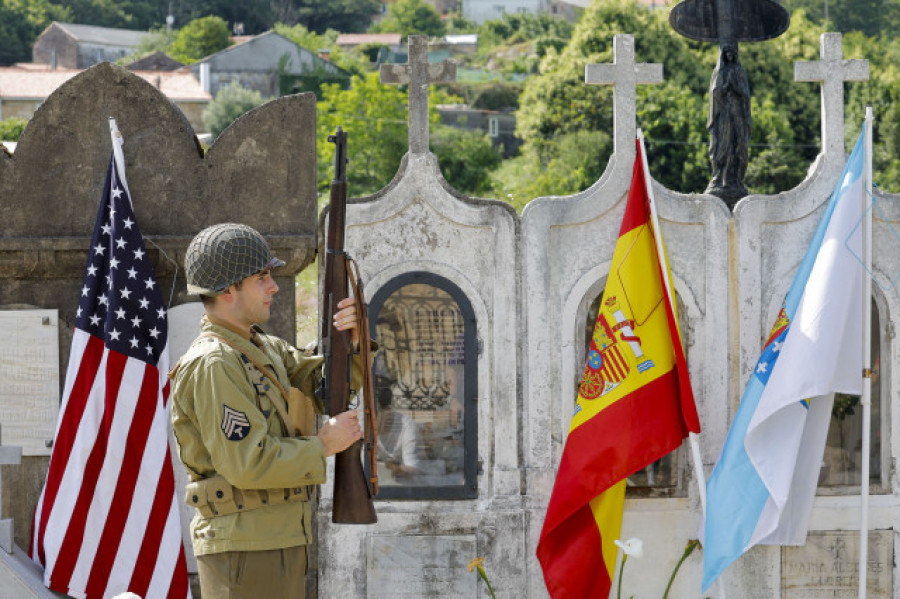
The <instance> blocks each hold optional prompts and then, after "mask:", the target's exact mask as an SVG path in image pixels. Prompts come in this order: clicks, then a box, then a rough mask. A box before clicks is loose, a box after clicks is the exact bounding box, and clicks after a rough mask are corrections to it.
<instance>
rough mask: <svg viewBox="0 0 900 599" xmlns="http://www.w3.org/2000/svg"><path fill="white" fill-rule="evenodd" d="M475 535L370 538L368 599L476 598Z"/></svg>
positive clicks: (367, 570) (367, 574) (367, 572)
mask: <svg viewBox="0 0 900 599" xmlns="http://www.w3.org/2000/svg"><path fill="white" fill-rule="evenodd" d="M475 551H476V542H475V536H474V535H461V536H452V537H451V536H426V535H423V536H408V537H401V536H388V535H373V536H372V537H370V538H369V550H368V552H367V553H368V563H367V568H366V577H367V581H366V582H367V584H366V597H367V599H402V598H404V597H476V596H477V595H476V593H477V586H476V584H477V582H478V579H477V575H476V574H473V573H470V572H469V571H468V564H469V561H470V560H471V559H472V558H473V557H475Z"/></svg>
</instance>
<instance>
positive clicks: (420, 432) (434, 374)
mask: <svg viewBox="0 0 900 599" xmlns="http://www.w3.org/2000/svg"><path fill="white" fill-rule="evenodd" d="M369 322H370V326H371V327H372V334H373V336H374V339H376V340H377V341H378V343H379V345H380V346H381V349H380V351H379V352H378V353H377V354H376V356H375V360H374V367H373V375H374V377H375V398H376V403H377V408H376V410H377V411H376V415H377V420H378V455H377V464H378V479H379V487H380V492H379V494H378V498H379V499H463V498H472V497H475V496H476V494H477V433H478V430H477V427H478V418H477V416H478V414H477V406H476V401H477V399H476V398H477V395H478V393H477V391H478V390H477V376H476V374H477V368H476V367H477V364H476V361H477V353H478V352H477V341H476V335H475V314H474V311H473V310H472V307H471V304H470V303H469V301H468V300H467V299H466V297H465V296H464V295H463V293H462V291H461V290H460V289H459V288H458V287H456V285H454V284H453V283H451V282H450V281H448V280H447V279H444V278H443V277H440V276H437V275H435V274H432V273H424V272H412V273H406V274H404V275H401V276H400V277H397V278H396V279H393V280H392V281H390V282H388V283H387V284H386V285H385V286H384V287H382V288H381V289H379V290H378V292H377V293H376V294H375V295H374V297H373V298H372V300H371V302H370V304H369Z"/></svg>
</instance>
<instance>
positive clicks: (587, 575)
mask: <svg viewBox="0 0 900 599" xmlns="http://www.w3.org/2000/svg"><path fill="white" fill-rule="evenodd" d="M643 164H644V161H643V159H642V148H641V144H640V143H638V147H637V157H636V160H635V163H634V175H633V177H632V181H631V189H630V191H629V194H628V202H627V204H626V206H625V216H624V218H623V221H622V229H621V231H620V233H619V240H618V242H617V243H616V249H615V252H614V253H613V260H612V266H611V268H610V272H609V278H608V279H607V282H606V289H605V290H604V292H603V298H602V300H601V305H600V312H599V314H598V316H597V323H596V325H595V328H594V333H593V336H592V339H591V343H590V348H589V349H588V356H587V364H586V366H585V369H584V376H583V378H582V382H581V387H580V389H579V392H578V402H577V406H576V408H575V416H574V417H573V419H572V425H571V428H570V430H569V436H568V439H567V440H566V446H565V449H564V450H563V456H562V460H561V462H560V465H559V471H558V473H557V475H556V482H555V484H554V487H553V494H552V496H551V497H550V505H549V506H548V508H547V516H546V518H545V520H544V528H543V530H542V531H541V538H540V541H539V543H538V548H537V557H538V560H540V563H541V567H542V568H543V571H544V580H545V582H546V584H547V590H548V591H550V595H551V596H552V597H554V598H559V597H572V598H577V599H585V598H590V597H602V598H603V599H606V597H607V596H608V595H609V590H610V586H611V583H612V579H613V568H614V567H615V563H616V546H615V544H614V541H615V540H616V539H618V538H619V533H620V529H621V526H622V513H623V505H624V500H625V479H626V478H627V477H628V476H630V475H631V474H633V473H634V472H636V471H638V470H640V469H642V468H644V467H646V466H647V465H648V464H651V463H653V462H654V461H656V460H658V459H659V458H661V457H663V456H664V455H666V454H667V453H669V452H671V451H672V450H674V449H676V448H677V447H678V446H679V445H680V444H681V441H682V439H684V437H685V436H687V434H688V432H699V431H700V423H699V421H698V419H697V409H696V407H695V405H694V396H693V393H692V391H691V385H690V380H689V379H688V371H687V364H686V362H685V358H684V352H683V350H682V347H681V337H680V334H679V331H678V325H677V323H678V318H677V313H676V310H675V302H674V301H673V298H672V297H670V295H669V293H668V291H667V289H671V277H670V274H669V272H668V268H664V267H661V266H660V264H661V263H662V264H668V261H667V260H662V261H661V260H660V259H659V254H658V252H657V248H658V247H659V248H662V247H663V246H662V243H659V244H657V239H656V236H657V235H658V234H659V232H658V231H655V230H654V229H653V227H652V225H651V218H650V207H649V202H650V200H649V197H648V193H647V185H648V184H649V176H647V174H646V173H645V172H644V167H643ZM663 251H664V250H663ZM664 276H665V277H666V281H664V280H663V277H664ZM666 283H669V284H666Z"/></svg>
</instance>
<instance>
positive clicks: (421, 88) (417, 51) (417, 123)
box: [381, 35, 456, 154]
mask: <svg viewBox="0 0 900 599" xmlns="http://www.w3.org/2000/svg"><path fill="white" fill-rule="evenodd" d="M408 46H409V63H408V64H383V65H381V83H385V84H393V85H402V84H408V85H409V151H410V153H412V154H425V153H427V152H428V84H429V83H449V82H451V81H456V63H455V62H446V61H445V62H439V63H434V64H429V63H428V37H427V36H425V35H411V36H409V41H408Z"/></svg>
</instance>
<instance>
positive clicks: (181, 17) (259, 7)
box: [163, 0, 275, 35]
mask: <svg viewBox="0 0 900 599" xmlns="http://www.w3.org/2000/svg"><path fill="white" fill-rule="evenodd" d="M163 1H165V0H163ZM167 4H168V3H167ZM172 9H173V12H174V14H173V16H174V17H175V26H176V27H183V26H184V25H185V24H186V23H189V22H190V21H193V20H196V19H199V18H201V17H205V16H216V17H219V18H221V19H222V20H223V21H225V23H227V25H228V28H229V31H230V30H231V28H232V27H234V26H235V25H236V24H238V23H240V24H241V25H242V26H243V32H244V34H246V35H256V34H259V33H263V32H264V31H268V30H269V29H270V28H271V27H272V25H273V24H274V23H275V17H274V14H273V12H272V2H271V1H270V0H241V1H240V2H235V1H234V0H179V1H178V2H173V3H172Z"/></svg>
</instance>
